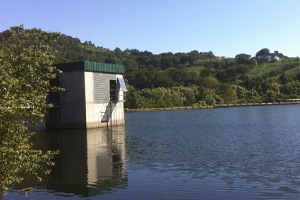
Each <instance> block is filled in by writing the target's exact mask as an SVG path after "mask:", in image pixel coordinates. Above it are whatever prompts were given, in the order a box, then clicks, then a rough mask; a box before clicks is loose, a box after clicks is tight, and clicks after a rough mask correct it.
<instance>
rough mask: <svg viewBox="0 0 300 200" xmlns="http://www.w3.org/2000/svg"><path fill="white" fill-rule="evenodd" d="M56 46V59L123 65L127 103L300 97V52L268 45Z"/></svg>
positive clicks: (72, 42)
mask: <svg viewBox="0 0 300 200" xmlns="http://www.w3.org/2000/svg"><path fill="white" fill-rule="evenodd" d="M16 29H17V28H16ZM9 35H10V34H9V31H4V32H2V33H1V34H0V47H1V43H5V42H9V39H8V38H9ZM183 40H184V38H183ZM158 45H159V44H158ZM245 48H247V47H245ZM56 49H57V51H58V53H57V56H56V62H57V63H62V62H71V61H80V60H90V61H98V62H107V63H116V64H124V65H125V67H126V73H125V79H126V80H127V83H128V92H127V102H126V105H125V106H126V107H128V108H142V107H171V106H191V105H214V104H220V103H247V102H256V103H258V102H273V101H284V100H286V99H293V98H299V97H300V59H299V57H297V58H289V57H287V56H285V55H284V54H282V53H280V52H278V51H274V52H271V51H270V50H269V49H267V48H264V49H261V50H258V52H257V53H256V55H255V56H254V57H251V55H247V54H243V53H241V54H238V55H236V56H235V57H234V58H226V57H220V56H215V55H214V54H213V52H198V51H196V50H193V51H191V52H189V53H180V52H179V53H170V52H166V53H161V54H153V53H151V52H149V51H139V50H136V49H125V50H123V51H122V50H121V49H120V48H116V49H115V50H113V51H111V50H108V49H106V48H103V47H96V46H95V45H94V44H93V43H92V42H91V41H86V42H81V41H80V40H79V39H77V38H73V37H70V36H67V35H64V34H61V36H60V38H59V40H58V45H56Z"/></svg>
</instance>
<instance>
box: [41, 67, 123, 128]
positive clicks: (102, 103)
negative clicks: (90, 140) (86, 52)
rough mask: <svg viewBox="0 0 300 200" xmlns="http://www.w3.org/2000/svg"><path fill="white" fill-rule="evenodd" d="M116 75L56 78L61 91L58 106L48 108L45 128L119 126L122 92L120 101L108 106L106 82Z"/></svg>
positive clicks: (71, 74)
mask: <svg viewBox="0 0 300 200" xmlns="http://www.w3.org/2000/svg"><path fill="white" fill-rule="evenodd" d="M118 76H122V75H116V74H108V73H97V72H84V71H70V72H64V73H63V74H61V75H60V78H59V82H60V83H59V84H60V86H61V87H63V88H65V92H63V93H62V94H61V97H60V106H59V107H56V108H52V109H50V111H49V114H48V116H47V119H46V127H47V128H97V127H106V126H108V125H109V126H110V125H113V126H117V125H123V124H124V123H125V120H124V103H123V100H124V99H123V92H122V91H120V92H119V99H120V100H121V101H118V102H113V103H111V104H110V103H109V101H110V80H117V77H118Z"/></svg>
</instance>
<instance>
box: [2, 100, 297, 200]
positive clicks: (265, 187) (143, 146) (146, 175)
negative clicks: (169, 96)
mask: <svg viewBox="0 0 300 200" xmlns="http://www.w3.org/2000/svg"><path fill="white" fill-rule="evenodd" d="M299 118H300V105H285V106H283V105H282V106H262V107H235V108H220V109H210V110H190V111H168V112H149V113H126V141H125V131H124V127H118V128H117V129H114V130H113V131H112V132H108V131H107V130H106V129H94V130H88V131H83V132H82V131H78V130H66V131H59V132H57V130H55V131H53V132H47V133H43V134H40V137H38V138H37V139H38V141H36V142H35V143H36V144H40V145H41V147H46V148H47V149H49V148H50V149H59V150H60V151H61V154H60V155H59V156H58V157H57V163H56V166H55V168H54V170H53V173H52V174H51V176H50V177H49V179H48V180H47V182H46V183H45V186H44V187H43V188H41V189H36V190H34V191H33V192H32V193H31V194H30V199H49V200H53V199H55V200H57V199H72V200H73V199H95V200H96V199H102V200H103V199H122V200H124V199H143V200H145V199H149V200H152V199H172V200H175V199H178V200H181V199H213V200H215V199H222V200H224V199H230V200H232V199H251V200H252V199H280V200H282V199H300V124H299ZM125 143H126V144H125ZM127 176H128V177H129V178H128V179H127ZM99 194H101V196H97V195H99ZM9 195H10V196H9ZM9 195H8V196H6V197H5V198H4V199H14V200H15V199H24V198H19V197H15V196H12V195H11V193H10V194H9ZM70 196H71V198H69V197H70ZM11 197H12V198H11Z"/></svg>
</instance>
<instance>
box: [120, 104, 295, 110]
mask: <svg viewBox="0 0 300 200" xmlns="http://www.w3.org/2000/svg"><path fill="white" fill-rule="evenodd" d="M294 104H300V101H295V102H266V103H235V104H216V105H214V106H181V107H165V108H125V109H124V111H125V112H155V111H176V110H202V109H212V108H227V107H243V106H272V105H294Z"/></svg>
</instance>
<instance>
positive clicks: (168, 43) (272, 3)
mask: <svg viewBox="0 0 300 200" xmlns="http://www.w3.org/2000/svg"><path fill="white" fill-rule="evenodd" d="M20 24H24V26H25V28H40V29H42V30H45V31H56V32H61V33H64V34H66V35H70V36H72V37H76V38H79V39H80V40H81V41H82V42H84V41H92V42H93V43H94V44H95V45H96V46H102V47H105V48H109V49H111V50H113V49H115V48H116V47H119V48H121V49H122V50H125V49H126V48H128V49H138V50H141V51H145V50H147V51H151V52H153V53H155V54H158V53H163V52H173V53H176V52H190V51H192V50H198V51H199V52H208V51H212V52H213V53H214V54H215V55H216V56H227V57H234V56H235V55H237V54H239V53H247V54H250V55H252V56H255V54H256V52H258V51H259V50H260V49H262V48H268V49H270V51H272V52H273V51H275V50H277V51H279V52H281V53H283V54H284V55H287V56H290V57H296V56H300V1H299V0H126V1H125V0H51V1H50V0H26V1H24V0H23V1H22V0H0V31H4V30H6V29H8V28H10V27H12V26H18V25H20Z"/></svg>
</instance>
